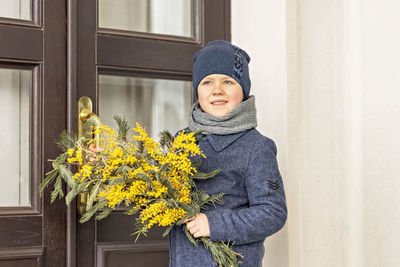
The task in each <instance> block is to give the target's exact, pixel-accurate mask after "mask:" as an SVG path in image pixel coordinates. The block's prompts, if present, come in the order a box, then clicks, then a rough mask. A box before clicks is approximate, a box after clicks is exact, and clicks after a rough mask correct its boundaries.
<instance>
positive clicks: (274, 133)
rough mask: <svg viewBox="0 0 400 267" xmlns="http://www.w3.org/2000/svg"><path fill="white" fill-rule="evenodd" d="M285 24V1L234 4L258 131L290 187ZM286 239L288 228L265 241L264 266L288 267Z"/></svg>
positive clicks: (235, 30)
mask: <svg viewBox="0 0 400 267" xmlns="http://www.w3.org/2000/svg"><path fill="white" fill-rule="evenodd" d="M285 23H286V22H285V3H284V2H283V1H266V0H253V1H248V2H246V3H244V2H243V1H239V0H232V43H234V44H236V45H238V46H239V47H241V48H243V49H244V50H246V52H248V53H249V55H250V57H251V61H250V65H249V68H250V78H251V82H252V84H251V91H250V93H251V94H254V95H255V96H256V105H257V119H258V127H257V128H258V130H259V131H260V132H261V133H263V134H264V135H266V136H268V137H270V138H272V139H273V140H274V141H275V143H276V145H277V149H278V163H279V169H280V171H281V174H282V178H283V180H284V184H285V186H288V182H287V175H286V166H285V165H286V161H287V160H286V157H287V137H286V134H287V129H286V125H287V120H286V116H287V111H286V108H287V100H286V55H285V54H286V45H285V42H286V41H285V39H286V36H285ZM285 189H286V190H288V189H287V188H285ZM287 239H288V237H287V226H285V227H284V229H283V230H281V231H280V232H278V233H277V234H276V235H274V236H272V237H270V238H268V239H267V240H266V242H265V248H266V249H265V251H266V252H265V257H264V266H274V267H286V266H288V257H287V255H288V241H287Z"/></svg>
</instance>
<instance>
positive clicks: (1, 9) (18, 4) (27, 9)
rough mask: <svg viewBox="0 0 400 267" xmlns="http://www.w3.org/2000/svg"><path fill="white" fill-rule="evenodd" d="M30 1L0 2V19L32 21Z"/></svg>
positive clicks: (0, 0) (9, 0)
mask: <svg viewBox="0 0 400 267" xmlns="http://www.w3.org/2000/svg"><path fill="white" fill-rule="evenodd" d="M31 7H32V1H31V0H0V17H4V18H13V19H23V20H32V11H31V10H32V8H31Z"/></svg>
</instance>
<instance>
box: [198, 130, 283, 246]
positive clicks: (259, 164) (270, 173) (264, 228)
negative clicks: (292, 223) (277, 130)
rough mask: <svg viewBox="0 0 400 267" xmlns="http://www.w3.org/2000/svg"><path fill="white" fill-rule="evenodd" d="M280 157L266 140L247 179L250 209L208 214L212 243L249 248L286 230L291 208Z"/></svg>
mask: <svg viewBox="0 0 400 267" xmlns="http://www.w3.org/2000/svg"><path fill="white" fill-rule="evenodd" d="M276 153H277V150H276V145H275V143H274V141H272V140H271V139H267V138H265V139H263V140H261V141H259V142H257V143H256V144H255V146H254V147H253V149H252V151H251V153H250V156H249V158H248V163H247V171H246V177H245V186H246V191H247V195H248V200H249V205H248V207H244V208H240V209H235V210H231V209H227V208H222V209H217V210H211V211H205V214H206V215H207V218H208V222H209V226H210V239H211V240H212V241H224V242H227V241H233V242H234V243H235V245H242V244H248V243H253V242H256V241H260V240H263V239H264V238H266V237H267V236H270V235H272V234H274V233H276V232H277V231H279V230H280V229H281V228H282V227H283V225H284V224H285V222H286V218H287V208H286V200H285V192H284V188H283V183H282V178H281V175H280V173H279V169H278V163H277V160H276Z"/></svg>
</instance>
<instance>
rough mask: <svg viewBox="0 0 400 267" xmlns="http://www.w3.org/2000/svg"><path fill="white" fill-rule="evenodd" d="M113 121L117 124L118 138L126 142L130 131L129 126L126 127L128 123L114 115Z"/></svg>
mask: <svg viewBox="0 0 400 267" xmlns="http://www.w3.org/2000/svg"><path fill="white" fill-rule="evenodd" d="M114 120H115V121H116V122H117V124H118V137H119V139H120V140H122V141H124V142H126V140H127V134H128V131H129V129H130V126H129V125H128V122H127V121H126V120H125V117H124V118H121V117H120V116H118V115H114Z"/></svg>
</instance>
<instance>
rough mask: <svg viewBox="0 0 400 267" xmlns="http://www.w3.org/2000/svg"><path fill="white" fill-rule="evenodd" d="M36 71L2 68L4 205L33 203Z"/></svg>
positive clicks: (0, 203) (0, 177) (0, 202)
mask: <svg viewBox="0 0 400 267" xmlns="http://www.w3.org/2000/svg"><path fill="white" fill-rule="evenodd" d="M31 77H32V72H31V71H27V70H10V69H0V81H1V83H0V121H1V124H2V125H1V128H0V147H1V149H0V170H1V174H0V183H1V186H0V207H6V206H7V207H13V206H30V204H31V203H30V184H31V182H30V172H29V169H30V164H29V162H30V149H29V145H30V144H29V143H30V142H29V117H30V116H29V114H30V99H29V98H30V91H31Z"/></svg>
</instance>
